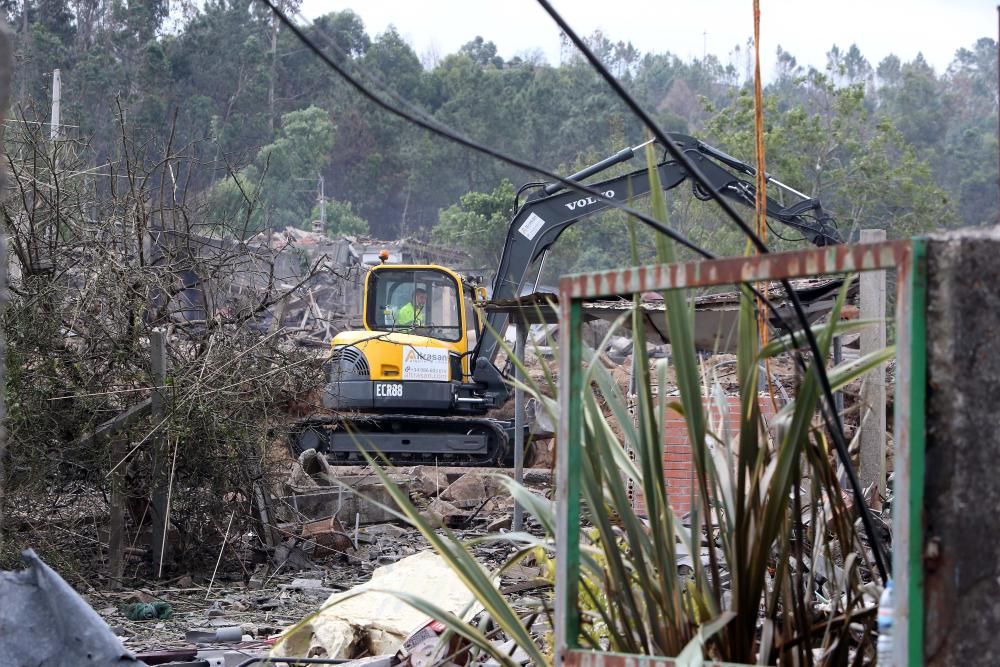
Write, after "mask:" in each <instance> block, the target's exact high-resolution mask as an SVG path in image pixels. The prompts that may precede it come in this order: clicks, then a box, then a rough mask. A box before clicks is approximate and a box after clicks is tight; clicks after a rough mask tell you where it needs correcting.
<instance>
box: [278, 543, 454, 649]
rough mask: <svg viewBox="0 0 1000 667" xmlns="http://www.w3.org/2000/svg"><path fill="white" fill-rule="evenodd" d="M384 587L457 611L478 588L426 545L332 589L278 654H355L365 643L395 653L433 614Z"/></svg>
mask: <svg viewBox="0 0 1000 667" xmlns="http://www.w3.org/2000/svg"><path fill="white" fill-rule="evenodd" d="M372 589H374V590H372ZM380 591H400V592H405V593H408V594H410V595H413V596H416V597H418V598H422V599H424V600H427V601H429V602H433V603H434V604H436V605H437V606H439V607H440V608H442V609H444V610H446V611H450V612H452V613H455V614H461V613H463V612H464V611H466V609H467V608H468V607H469V605H470V603H472V602H473V595H472V593H471V592H470V591H469V589H468V588H466V587H465V584H463V583H462V581H461V580H460V579H459V578H458V575H456V574H455V572H454V571H453V570H452V569H451V567H450V566H449V565H448V563H447V562H445V560H444V559H443V558H441V557H440V556H438V555H437V554H436V553H434V552H433V551H423V552H420V553H418V554H414V555H413V556H409V557H407V558H404V559H403V560H401V561H399V562H397V563H393V564H392V565H387V566H385V567H380V568H378V569H376V570H375V572H374V573H373V574H372V579H371V581H370V582H368V583H367V584H363V585H362V586H358V587H356V588H353V589H351V590H349V591H346V592H344V593H336V594H334V595H331V596H330V598H329V599H328V600H327V601H326V603H325V604H324V605H323V607H322V608H321V610H320V611H319V612H318V613H317V614H316V615H315V616H313V617H312V618H309V619H307V620H305V621H304V622H302V623H300V624H299V625H298V626H296V627H295V628H294V629H293V630H292V631H290V632H289V633H288V634H287V635H286V637H285V638H284V641H282V642H281V643H279V644H278V645H276V646H275V650H274V653H273V654H274V655H276V656H304V655H310V656H311V655H323V654H324V653H325V654H326V656H327V657H330V658H352V657H354V656H355V655H357V654H358V653H359V652H360V650H362V649H363V650H367V651H368V652H369V653H370V654H371V655H385V654H391V653H395V652H396V651H397V650H398V649H399V647H400V646H401V645H402V643H403V640H404V639H406V637H407V636H409V635H410V633H412V632H413V631H414V630H418V629H419V628H420V627H422V626H423V625H425V624H426V623H427V622H428V621H429V620H430V619H429V618H428V617H427V616H425V615H424V614H423V613H422V612H420V611H417V610H416V609H414V608H413V607H411V606H410V605H408V604H407V603H405V602H403V601H402V600H400V599H399V598H398V597H396V596H394V595H392V594H391V593H383V592H380Z"/></svg>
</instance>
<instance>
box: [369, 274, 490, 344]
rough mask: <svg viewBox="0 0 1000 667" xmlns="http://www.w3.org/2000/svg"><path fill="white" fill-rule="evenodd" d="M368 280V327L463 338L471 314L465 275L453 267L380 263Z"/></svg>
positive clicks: (450, 339) (446, 339)
mask: <svg viewBox="0 0 1000 667" xmlns="http://www.w3.org/2000/svg"><path fill="white" fill-rule="evenodd" d="M366 282H367V284H366V287H365V328H366V329H367V330H369V331H389V332H391V331H400V332H402V331H405V332H408V333H413V334H417V335H421V336H427V337H429V338H434V339H437V340H440V341H442V342H446V343H458V342H460V341H461V340H462V337H463V332H464V331H465V329H466V327H465V326H464V325H463V319H464V318H468V317H469V314H468V313H463V312H462V311H463V303H462V298H461V296H460V295H461V291H462V283H461V279H456V277H455V275H454V274H452V273H451V272H450V271H447V270H444V269H438V268H431V267H427V268H397V267H391V268H383V267H378V268H377V269H375V270H372V271H371V272H370V273H369V275H368V280H367V281H366ZM474 317H475V315H474V314H473V315H472V318H473V319H474ZM463 351H464V350H463Z"/></svg>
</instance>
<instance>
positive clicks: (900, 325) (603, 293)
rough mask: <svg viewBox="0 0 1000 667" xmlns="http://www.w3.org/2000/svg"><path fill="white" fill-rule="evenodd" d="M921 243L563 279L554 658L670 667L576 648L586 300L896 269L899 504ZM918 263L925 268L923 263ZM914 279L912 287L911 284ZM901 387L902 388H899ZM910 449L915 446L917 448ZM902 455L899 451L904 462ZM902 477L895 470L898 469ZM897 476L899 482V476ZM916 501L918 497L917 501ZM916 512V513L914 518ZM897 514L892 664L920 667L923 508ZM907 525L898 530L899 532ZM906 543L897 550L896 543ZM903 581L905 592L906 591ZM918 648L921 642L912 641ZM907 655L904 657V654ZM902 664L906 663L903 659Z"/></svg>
mask: <svg viewBox="0 0 1000 667" xmlns="http://www.w3.org/2000/svg"><path fill="white" fill-rule="evenodd" d="M922 243H923V242H922V241H920V240H917V241H886V242H881V243H872V244H866V245H838V246H832V247H827V248H815V249H809V250H801V251H794V252H783V253H771V254H768V255H759V256H756V257H734V258H726V259H718V260H711V261H695V262H686V263H678V264H669V265H650V266H642V267H633V268H624V269H617V270H612V271H602V272H596V273H585V274H578V275H571V276H564V277H563V278H562V279H561V280H560V282H559V308H560V321H561V322H562V323H563V324H562V328H563V331H564V332H565V333H564V335H561V336H560V338H561V340H562V342H563V344H562V345H560V349H559V371H560V374H559V377H560V380H559V382H560V384H559V407H560V415H561V417H560V420H559V432H558V442H559V447H557V448H556V457H557V458H556V475H557V478H556V482H557V486H556V544H557V545H559V553H558V557H557V559H556V587H555V598H556V600H555V637H554V640H555V650H556V655H557V656H558V659H559V660H560V661H561V663H562V664H563V665H567V666H569V667H626V666H634V667H639V666H640V665H642V666H644V667H672V666H673V665H674V661H673V660H671V659H669V658H660V657H650V656H638V655H621V654H611V653H603V652H597V651H587V650H583V649H581V648H580V647H579V646H578V645H577V637H578V636H579V630H580V619H579V606H578V602H579V600H578V593H579V585H578V582H579V576H580V548H579V545H580V479H579V470H580V465H581V445H582V437H583V428H582V427H583V422H582V413H583V410H582V401H581V397H582V395H583V393H582V392H583V375H584V370H583V346H582V336H581V324H582V321H583V306H582V304H583V301H584V300H586V299H595V298H601V297H610V296H616V295H627V294H636V293H642V292H647V291H663V290H671V289H682V288H688V287H709V286H717V285H727V284H738V283H747V282H757V281H770V280H779V279H794V278H805V277H810V276H815V275H821V274H840V273H854V272H861V271H878V270H886V269H896V270H897V271H898V280H897V289H898V295H897V307H896V308H897V309H896V322H897V338H898V344H897V359H899V368H900V369H901V372H902V373H903V374H902V375H901V376H899V379H898V380H897V399H896V406H897V407H896V424H895V433H896V440H895V446H896V448H897V450H896V451H897V455H896V461H897V468H896V470H897V473H896V474H897V478H896V497H897V498H899V499H901V503H900V504H906V500H907V498H909V497H911V496H912V495H914V494H913V493H912V492H911V487H914V488H916V489H918V491H917V494H918V495H920V494H921V493H922V488H923V471H922V465H923V463H922V462H923V421H922V418H923V407H924V406H923V377H924V376H923V375H922V373H923V365H924V359H925V345H924V338H923V321H924V302H923V288H922V285H923V283H922V282H920V280H921V279H922V278H921V277H924V276H925V272H924V269H923V265H922V264H920V265H919V266H918V267H917V269H916V270H914V267H913V262H914V257H915V256H916V257H917V258H918V259H919V258H922V256H923V255H922V253H923V249H922V248H923V246H922V245H921V244H922ZM921 261H922V260H921ZM915 277H917V280H915ZM904 383H905V384H904ZM917 384H919V386H920V390H919V391H917V390H914V389H912V388H913V387H914V386H915V385H917ZM914 446H915V447H914ZM899 452H905V454H904V455H902V456H901V455H900V453H899ZM901 467H902V468H903V470H902V471H901V470H900V468H901ZM901 473H902V474H901ZM921 497H922V496H921ZM911 510H912V511H911ZM899 514H901V515H903V516H899V515H897V519H896V520H897V526H898V528H897V533H896V534H897V545H896V550H895V552H894V553H895V556H894V568H893V569H894V571H895V572H896V575H897V580H899V579H900V575H902V576H901V578H902V580H903V581H901V582H900V584H902V585H897V586H896V601H897V602H896V604H897V610H899V609H902V610H904V611H903V613H902V614H899V613H897V619H899V620H901V621H902V623H897V633H898V634H897V635H896V636H897V637H898V639H897V641H896V642H895V643H896V646H897V651H898V653H897V656H898V657H897V661H896V664H897V665H919V664H922V663H923V655H922V653H923V652H922V628H923V610H922V603H921V601H922V583H921V581H920V574H919V569H918V570H916V571H914V570H913V568H914V567H915V566H919V560H916V561H914V558H913V555H912V554H911V553H910V552H911V551H913V549H917V553H919V549H918V547H919V545H920V544H921V543H922V533H921V520H922V515H921V511H920V509H919V506H913V504H912V503H911V504H910V505H909V506H908V507H907V508H906V509H904V510H903V511H902V512H900V513H899ZM901 522H903V523H901ZM901 534H905V537H904V541H903V542H902V543H901V542H900V540H899V536H900V535H901ZM904 582H905V584H904ZM918 640H919V641H918ZM902 647H905V648H902ZM899 657H901V658H902V660H900V659H899Z"/></svg>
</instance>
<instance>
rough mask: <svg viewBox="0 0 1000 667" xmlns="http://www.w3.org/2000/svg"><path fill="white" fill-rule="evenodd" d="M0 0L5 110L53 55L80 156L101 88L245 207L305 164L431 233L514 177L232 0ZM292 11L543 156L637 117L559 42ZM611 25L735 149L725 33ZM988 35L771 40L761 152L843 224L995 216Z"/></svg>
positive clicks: (367, 204)
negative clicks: (436, 41) (679, 45)
mask: <svg viewBox="0 0 1000 667" xmlns="http://www.w3.org/2000/svg"><path fill="white" fill-rule="evenodd" d="M289 6H294V5H289ZM6 7H7V12H8V17H7V18H8V21H9V22H10V24H11V25H12V26H13V27H14V28H15V30H16V32H17V35H16V39H17V44H18V51H19V55H20V61H19V62H20V66H19V68H18V70H17V72H16V76H17V83H16V86H15V91H16V92H17V94H18V100H17V102H16V104H15V110H17V109H28V108H32V107H33V106H34V107H37V108H46V107H47V106H48V103H49V96H50V84H51V70H52V69H53V68H54V67H59V68H61V69H62V80H63V122H64V123H66V124H67V125H68V126H73V127H72V128H68V129H69V131H70V132H71V133H72V134H73V135H74V136H76V137H78V138H81V139H82V138H86V139H87V141H88V143H89V145H90V146H92V147H93V154H94V162H95V164H101V163H104V162H107V161H110V160H113V159H114V158H115V149H114V147H115V146H116V142H117V141H118V139H119V138H118V137H117V134H116V132H117V128H116V124H115V122H114V118H115V110H116V108H117V106H118V105H119V104H120V105H121V107H122V109H123V110H124V112H125V114H126V115H127V118H128V119H129V123H130V125H131V126H132V127H134V128H135V131H136V136H138V137H143V138H144V139H145V140H146V141H147V142H150V143H151V144H152V145H159V146H163V145H165V144H166V143H167V142H168V141H172V142H173V145H184V146H191V147H192V148H191V149H190V150H191V151H192V153H193V155H192V157H195V158H198V159H200V160H202V161H204V162H205V163H207V164H208V167H207V168H203V169H199V170H197V171H195V172H193V173H192V174H191V175H190V181H189V185H190V188H191V191H192V192H196V193H201V194H202V196H204V197H205V198H206V199H207V200H209V201H213V202H220V203H219V205H220V206H222V207H223V208H226V210H229V209H230V208H232V207H233V206H236V207H239V206H240V205H245V204H246V200H247V198H248V195H249V197H250V198H253V197H256V200H257V201H258V203H260V204H261V206H259V207H258V210H257V212H256V214H255V217H254V218H253V219H252V220H248V221H247V224H248V226H249V227H250V228H254V229H262V228H265V227H273V226H282V225H301V224H304V222H306V221H308V220H309V219H310V213H311V208H312V206H313V204H314V203H315V201H316V195H315V193H314V192H311V190H312V189H314V188H313V186H312V184H311V183H310V181H313V182H315V180H317V179H318V177H319V176H320V175H322V176H323V178H324V180H325V182H326V184H327V189H328V191H329V192H331V193H334V196H335V199H336V200H337V201H338V202H343V203H344V204H348V203H349V204H350V206H351V212H352V214H353V215H356V216H358V217H359V218H361V219H363V220H366V221H368V223H369V228H370V232H371V233H372V234H375V235H377V236H380V237H385V238H392V237H396V236H400V235H413V234H417V235H426V236H430V233H431V230H432V228H434V227H435V225H438V224H441V225H443V226H444V227H443V228H442V230H441V231H439V232H435V234H436V236H437V237H438V238H449V237H450V238H457V237H456V236H455V234H456V232H455V229H454V227H455V224H456V220H455V218H454V213H453V210H452V207H453V206H455V205H456V203H457V202H459V201H460V199H461V198H462V196H463V195H464V194H466V193H469V192H480V193H493V192H495V191H496V189H497V188H498V187H499V186H500V184H501V183H502V182H503V181H504V180H505V179H506V180H507V181H510V182H511V183H513V184H515V185H518V184H520V183H523V182H526V181H530V180H533V177H532V175H531V174H526V173H523V172H521V171H519V170H517V169H514V168H511V167H508V166H506V165H504V164H501V163H499V162H497V161H495V160H492V159H490V158H486V157H484V156H481V155H478V154H476V153H473V152H471V151H468V150H465V149H462V148H460V147H457V146H455V145H453V144H450V143H448V142H446V141H444V140H441V139H439V138H436V137H432V136H429V135H428V134H427V133H425V132H424V131H421V130H419V129H416V128H414V127H413V126H410V125H408V124H406V123H404V122H403V121H401V120H399V119H397V118H394V117H390V116H388V115H387V114H385V113H384V112H382V111H380V110H378V109H376V108H374V107H373V106H372V105H371V104H370V103H368V102H366V101H364V100H362V99H361V98H360V97H359V96H358V95H357V94H356V93H355V92H354V91H353V90H351V89H350V88H349V87H348V86H347V85H346V84H345V83H344V82H343V81H341V80H339V79H338V78H337V77H336V75H334V74H333V73H332V72H331V71H330V70H329V69H327V68H326V67H325V66H324V65H323V64H322V63H321V62H320V61H319V60H318V59H317V58H315V56H314V55H313V54H311V53H310V52H309V51H308V50H307V49H304V48H302V45H301V44H299V43H298V42H297V40H296V39H295V38H294V37H293V36H292V35H291V34H289V33H288V31H287V30H283V29H281V28H280V26H279V24H277V23H276V22H275V21H274V20H273V18H272V17H271V16H270V15H269V14H268V13H267V12H266V11H265V8H263V7H262V6H261V5H259V4H257V3H255V2H252V1H251V0H209V1H208V2H205V3H201V4H196V5H183V6H178V7H171V6H168V5H167V3H165V2H163V1H162V0H150V1H149V2H143V3H140V4H135V3H132V4H125V5H123V4H121V3H109V2H106V0H93V1H88V2H81V1H79V0H74V1H73V2H70V1H69V0H23V1H22V2H20V3H12V4H8V5H6ZM168 9H170V11H168ZM306 32H307V34H308V35H309V36H310V37H311V38H312V39H313V40H315V41H316V43H317V44H319V45H320V46H321V47H323V48H324V49H325V50H326V51H327V52H328V53H329V54H330V56H331V57H332V58H334V59H336V60H338V61H339V62H342V63H344V64H345V65H347V66H349V67H351V68H353V69H355V70H356V71H358V72H364V73H366V74H368V75H370V77H371V79H370V80H371V81H373V82H374V84H375V86H376V88H379V89H380V90H384V91H392V92H393V93H395V94H397V95H398V96H400V97H401V98H404V99H405V100H406V101H407V102H409V103H412V104H413V105H415V106H417V107H419V108H421V109H423V110H424V111H425V112H426V113H427V114H429V115H430V116H432V117H434V118H435V119H436V120H438V121H441V122H443V123H446V124H448V125H450V126H452V127H454V128H455V129H456V130H458V131H459V132H461V133H463V134H466V135H468V136H470V137H473V138H475V139H476V140H478V141H480V142H482V143H486V144H489V145H492V146H496V147H498V148H501V149H503V150H505V151H507V152H509V153H512V154H515V155H518V156H521V157H524V158H525V159H528V160H531V161H534V162H537V163H539V164H542V165H544V166H546V167H548V168H550V169H554V168H562V167H566V166H570V165H574V164H579V163H580V162H581V160H582V159H583V158H584V156H595V155H596V156H603V155H607V154H610V153H611V152H614V151H616V150H618V149H619V148H621V147H622V146H623V145H627V144H632V145H634V144H636V143H639V142H640V141H642V140H643V139H644V138H645V131H644V129H643V128H642V127H641V126H640V124H639V123H638V122H637V121H636V120H635V119H634V118H633V117H632V116H631V115H630V114H629V113H628V112H627V110H626V109H625V108H624V106H623V105H622V104H621V102H620V101H619V100H618V99H616V97H615V96H614V95H613V93H611V92H610V91H609V89H608V88H607V86H606V85H604V83H603V82H602V81H601V80H600V79H599V78H598V77H597V76H596V75H595V74H594V72H593V71H592V69H591V68H590V67H589V66H588V65H587V64H586V62H584V61H583V59H582V58H580V57H579V56H578V55H574V54H573V52H572V50H571V49H565V50H564V55H563V57H562V62H561V63H560V64H559V65H552V64H549V63H546V62H545V61H544V60H543V59H542V58H541V57H538V56H519V57H515V58H512V59H510V60H505V59H504V58H503V57H502V56H501V55H500V54H499V53H498V50H497V47H496V44H495V43H494V42H493V41H491V40H490V39H489V35H482V36H477V37H476V38H474V39H472V40H470V41H469V42H467V43H466V44H465V45H464V46H462V47H461V48H460V49H458V51H457V52H455V53H451V54H442V55H440V56H439V57H436V58H434V59H432V60H428V62H426V63H422V62H421V59H420V58H419V57H418V55H417V54H416V53H415V52H414V50H413V49H412V47H411V46H410V45H409V44H407V42H406V41H405V40H404V39H403V37H402V36H401V35H400V33H399V32H398V31H397V30H395V29H394V28H391V27H390V28H389V29H387V30H386V31H385V32H383V33H381V34H377V35H372V34H370V33H369V32H368V31H367V30H366V28H365V26H364V23H363V22H362V20H361V19H360V18H359V17H358V16H357V15H356V14H354V13H353V12H351V11H350V10H345V11H342V12H332V13H330V14H327V15H325V16H322V17H320V18H318V19H317V20H316V21H315V22H314V23H313V24H312V25H310V26H308V27H307V28H306ZM620 37H622V36H612V35H607V34H602V33H600V32H598V33H595V34H594V35H592V36H591V37H590V38H589V43H590V45H591V47H592V48H593V49H594V50H595V52H596V53H597V54H598V55H599V57H600V58H601V59H602V60H603V61H604V62H605V63H606V64H607V65H608V67H609V68H610V69H611V70H612V71H613V72H614V73H615V74H616V75H617V76H619V77H620V78H621V79H622V80H623V81H624V83H625V85H626V87H627V88H628V89H629V90H630V91H631V92H632V94H633V95H635V96H636V98H637V99H638V100H639V101H640V102H641V103H642V104H643V106H644V107H645V108H647V109H649V110H650V111H651V112H652V114H653V115H654V118H656V120H657V122H658V123H660V125H661V126H662V127H663V128H664V129H667V130H674V131H683V132H688V133H692V134H697V135H699V136H703V137H704V138H707V139H708V140H710V141H712V142H715V143H717V144H719V145H720V146H722V147H724V148H726V149H728V150H729V151H731V152H733V153H734V154H735V155H737V156H738V157H741V158H742V159H744V160H746V161H748V162H752V161H753V155H752V153H751V148H752V144H751V143H750V142H749V141H748V137H749V136H750V132H751V127H752V123H750V122H748V119H749V115H748V114H749V99H750V98H749V97H748V90H749V86H748V82H747V80H746V75H747V68H746V55H747V54H746V49H745V48H735V49H734V50H733V51H731V52H730V53H729V54H727V55H725V56H722V57H720V56H717V55H713V54H705V55H704V56H703V57H702V58H696V59H684V58H681V57H679V56H678V55H676V54H672V53H669V52H663V53H640V52H639V51H638V50H637V49H636V48H635V47H634V46H633V45H632V44H630V43H629V42H628V41H627V40H623V39H620ZM956 46H960V45H956ZM996 49H997V47H996V42H995V41H994V40H993V39H990V38H986V37H984V38H982V39H980V40H978V41H977V42H975V43H974V44H972V45H968V46H966V47H964V48H959V49H957V51H956V54H955V59H954V61H953V63H952V64H951V66H950V67H948V68H947V70H946V71H944V72H936V71H934V69H933V68H931V67H930V65H929V64H928V63H927V62H926V60H925V59H924V58H923V57H921V56H917V57H916V58H914V59H913V60H912V61H910V62H904V61H902V60H901V59H900V58H898V57H896V56H889V57H887V58H885V59H884V60H883V61H882V62H880V63H877V64H876V63H871V62H869V61H868V60H867V59H866V58H865V56H864V54H863V53H862V52H861V51H860V49H858V47H857V46H856V45H850V46H848V47H846V48H843V47H837V46H835V47H834V48H832V49H831V51H830V52H829V54H828V62H827V64H826V66H825V67H824V68H822V69H820V70H817V69H815V68H808V67H805V66H803V65H802V64H801V63H799V62H798V61H797V60H796V58H795V56H794V54H791V53H789V52H787V51H784V50H782V49H780V48H779V49H778V51H777V53H776V54H775V57H776V60H777V68H776V74H775V76H774V78H773V80H772V81H770V82H769V83H768V85H767V87H766V89H765V96H766V97H767V104H768V107H767V114H766V116H765V118H766V122H767V123H768V140H767V142H768V143H767V145H768V149H769V155H768V160H769V164H771V165H772V166H773V169H772V171H773V173H775V174H776V175H778V176H779V177H780V178H781V179H782V180H783V181H785V182H789V183H795V184H798V185H799V186H800V187H802V188H805V191H806V192H809V193H815V194H817V195H819V196H820V197H821V198H823V199H824V203H825V204H826V207H827V208H828V209H829V210H830V211H831V212H833V213H834V214H836V215H837V217H838V218H839V219H840V220H841V222H842V223H843V225H844V227H845V229H846V230H856V229H857V228H859V227H861V226H875V227H885V228H887V229H889V230H890V233H891V234H893V235H904V234H908V233H912V232H914V231H919V230H924V229H929V228H933V227H938V226H942V225H949V224H954V223H964V224H984V223H986V222H991V221H993V220H995V219H996V217H997V212H998V209H997V192H996V188H995V186H994V184H995V182H996V177H997V172H996V164H995V163H996V160H995V159H994V158H995V154H996V150H997V136H996V125H997V122H996V119H997V104H996V93H997V86H996V52H997V51H996ZM387 94H388V93H387ZM15 113H18V112H17V111H15ZM175 115H176V122H175V121H174V117H175ZM241 202H242V204H241ZM672 205H673V206H675V207H680V208H679V210H681V209H683V210H688V209H690V211H692V213H691V215H690V216H682V217H681V218H680V222H681V224H683V223H684V222H685V221H688V222H690V224H691V225H692V226H693V227H692V229H696V230H699V231H698V233H701V234H703V235H704V236H705V237H706V238H713V239H716V240H719V241H720V242H721V241H722V240H723V239H722V238H721V237H722V236H727V235H728V232H727V231H725V230H721V229H720V228H718V227H717V226H715V224H714V223H713V220H712V217H711V216H712V215H713V213H712V212H709V211H706V212H704V214H698V213H697V209H698V205H697V204H695V203H692V202H689V201H687V200H686V199H685V198H684V197H682V196H681V195H680V194H679V193H677V194H676V196H674V195H672ZM227 207H228V208H227ZM443 212H448V213H447V215H448V216H449V217H447V218H442V217H441V216H442V215H444V213H443ZM491 215H492V214H491ZM699 215H700V216H701V217H698V216H699ZM692 216H693V217H692ZM488 217H489V216H488ZM470 224H473V223H470ZM474 224H479V223H478V222H474ZM357 228H358V227H356V226H355V227H352V229H357ZM574 234H575V235H579V232H575V231H574V232H573V234H570V235H569V236H567V239H566V240H567V241H571V240H572V239H573V235H574ZM583 250H584V253H583V254H588V253H589V254H590V255H591V256H592V257H593V258H594V259H598V258H600V257H605V258H606V257H608V255H607V254H601V253H596V251H591V250H590V246H587V247H586V248H584V249H583ZM498 251H499V248H496V249H493V248H491V249H490V251H489V252H498ZM578 251H579V248H576V249H573V250H571V252H570V253H569V255H570V256H572V257H576V258H579V257H580V256H581V253H580V252H578ZM623 252H624V251H623ZM615 257H617V256H615ZM576 263H577V262H576V261H575V260H574V264H576ZM582 268H586V267H585V266H583V267H582Z"/></svg>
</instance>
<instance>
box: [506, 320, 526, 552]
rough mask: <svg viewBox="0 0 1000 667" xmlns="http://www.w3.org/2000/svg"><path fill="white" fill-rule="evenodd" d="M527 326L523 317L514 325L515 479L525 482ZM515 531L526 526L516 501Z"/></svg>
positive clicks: (511, 523)
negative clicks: (525, 360)
mask: <svg viewBox="0 0 1000 667" xmlns="http://www.w3.org/2000/svg"><path fill="white" fill-rule="evenodd" d="M526 329H527V326H526V325H525V323H524V320H523V319H518V320H517V322H516V323H515V325H514V331H515V340H514V356H515V357H516V358H517V361H518V363H516V364H514V380H515V385H514V481H515V482H517V483H518V484H523V483H524V389H523V385H524V371H523V370H521V369H522V368H523V367H524V348H525V346H526V345H527V343H528V332H527V331H526ZM510 527H511V530H513V531H514V532H515V533H518V532H520V531H521V530H522V529H523V528H524V509H523V508H522V507H521V505H520V503H518V502H517V501H515V502H514V517H513V519H511V522H510Z"/></svg>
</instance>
